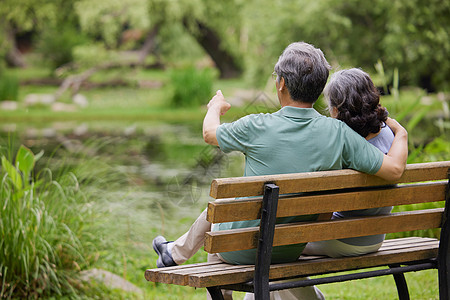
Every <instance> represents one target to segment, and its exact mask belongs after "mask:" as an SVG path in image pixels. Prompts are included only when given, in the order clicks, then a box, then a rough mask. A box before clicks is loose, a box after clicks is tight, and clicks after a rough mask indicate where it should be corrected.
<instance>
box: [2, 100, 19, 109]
mask: <svg viewBox="0 0 450 300" xmlns="http://www.w3.org/2000/svg"><path fill="white" fill-rule="evenodd" d="M18 107H19V106H18V104H17V102H16V101H9V100H5V101H1V102H0V108H1V109H2V110H17V108H18Z"/></svg>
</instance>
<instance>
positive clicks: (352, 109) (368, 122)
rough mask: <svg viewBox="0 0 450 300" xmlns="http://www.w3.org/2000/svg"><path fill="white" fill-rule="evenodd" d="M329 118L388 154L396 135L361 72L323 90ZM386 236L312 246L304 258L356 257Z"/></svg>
mask: <svg viewBox="0 0 450 300" xmlns="http://www.w3.org/2000/svg"><path fill="white" fill-rule="evenodd" d="M324 94H325V98H326V99H327V101H328V107H329V111H330V115H331V117H333V118H336V119H338V120H341V121H343V122H344V123H346V124H347V125H348V126H350V127H351V128H352V129H353V130H354V131H356V132H357V133H359V134H360V135H361V136H362V137H364V138H365V139H366V140H367V141H368V142H369V143H371V144H372V145H374V146H375V147H377V148H378V149H380V150H381V151H382V152H383V153H388V152H389V149H390V148H391V145H392V142H393V141H394V134H393V133H392V131H391V129H390V128H389V127H388V126H387V125H386V124H385V122H386V120H387V116H388V112H387V111H386V109H385V108H384V107H382V106H381V105H380V95H379V93H378V90H377V88H376V87H375V85H374V84H373V82H372V80H371V79H370V76H369V75H368V74H367V73H366V72H364V71H362V70H361V69H355V68H354V69H349V70H342V71H338V72H336V73H334V74H333V76H331V79H330V82H329V83H328V85H327V86H326V87H325V90H324ZM391 210H392V207H382V208H372V209H363V210H353V211H341V212H335V213H333V216H332V219H342V218H348V217H358V216H373V215H383V214H389V213H390V212H391ZM384 238H385V235H384V234H379V235H372V236H365V237H356V238H347V239H339V240H330V241H321V242H314V243H309V244H308V245H307V246H306V248H305V250H304V251H303V254H309V255H328V256H331V257H341V256H356V255H361V254H366V253H371V252H375V251H377V250H378V249H379V248H380V247H381V244H382V243H383V240H384Z"/></svg>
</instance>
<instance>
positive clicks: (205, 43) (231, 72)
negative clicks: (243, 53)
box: [183, 19, 242, 78]
mask: <svg viewBox="0 0 450 300" xmlns="http://www.w3.org/2000/svg"><path fill="white" fill-rule="evenodd" d="M183 24H184V27H185V28H186V29H187V30H188V31H189V32H190V33H191V34H192V35H193V36H194V38H195V39H196V40H197V42H198V43H199V44H200V45H201V46H202V48H203V49H204V50H205V51H206V53H208V54H209V56H210V57H211V59H212V60H213V61H214V63H215V64H216V66H217V68H218V69H219V71H220V78H235V77H238V76H240V75H241V74H242V69H241V68H240V66H239V65H238V63H237V62H236V59H235V58H234V57H233V56H232V55H231V54H230V53H229V52H227V51H226V50H225V49H223V48H222V47H221V45H220V44H221V41H220V37H219V36H218V34H217V33H216V32H215V31H214V30H212V29H211V28H210V27H208V26H207V25H206V24H204V23H202V22H200V21H198V20H196V21H194V24H195V26H196V27H197V28H196V30H192V28H191V27H190V24H191V23H189V22H188V21H187V20H186V19H185V20H184V22H183Z"/></svg>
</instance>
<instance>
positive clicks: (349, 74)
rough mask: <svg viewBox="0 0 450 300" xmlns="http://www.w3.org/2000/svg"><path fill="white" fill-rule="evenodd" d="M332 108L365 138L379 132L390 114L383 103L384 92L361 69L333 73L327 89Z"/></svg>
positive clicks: (326, 95) (342, 119) (326, 93)
mask: <svg viewBox="0 0 450 300" xmlns="http://www.w3.org/2000/svg"><path fill="white" fill-rule="evenodd" d="M324 94H325V97H326V98H327V99H328V101H329V106H330V108H333V107H335V108H336V109H337V117H336V118H337V119H338V120H341V121H343V122H345V123H346V124H347V125H348V126H350V127H351V128H352V129H353V130H354V131H356V132H357V133H359V134H360V135H361V136H363V137H367V136H368V135H369V134H370V133H377V132H379V131H380V129H381V127H382V126H384V122H385V121H386V119H387V116H388V112H387V110H386V108H384V107H383V106H381V104H380V93H379V92H378V89H377V88H376V87H375V85H374V84H373V82H372V80H371V79H370V76H369V74H367V73H366V72H364V71H362V70H361V69H356V68H353V69H349V70H342V71H338V72H336V73H334V74H333V76H332V77H331V79H330V82H329V83H328V85H327V86H326V87H325V90H324Z"/></svg>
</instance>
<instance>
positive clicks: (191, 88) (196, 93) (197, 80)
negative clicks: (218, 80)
mask: <svg viewBox="0 0 450 300" xmlns="http://www.w3.org/2000/svg"><path fill="white" fill-rule="evenodd" d="M170 80H171V83H172V86H173V89H174V90H173V95H172V99H171V104H172V105H173V106H176V107H187V106H199V105H201V104H206V103H208V101H209V99H210V98H211V94H212V86H213V80H214V75H213V72H212V70H211V69H202V70H198V69H196V68H194V67H187V68H183V69H177V70H173V71H172V72H171V74H170Z"/></svg>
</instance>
